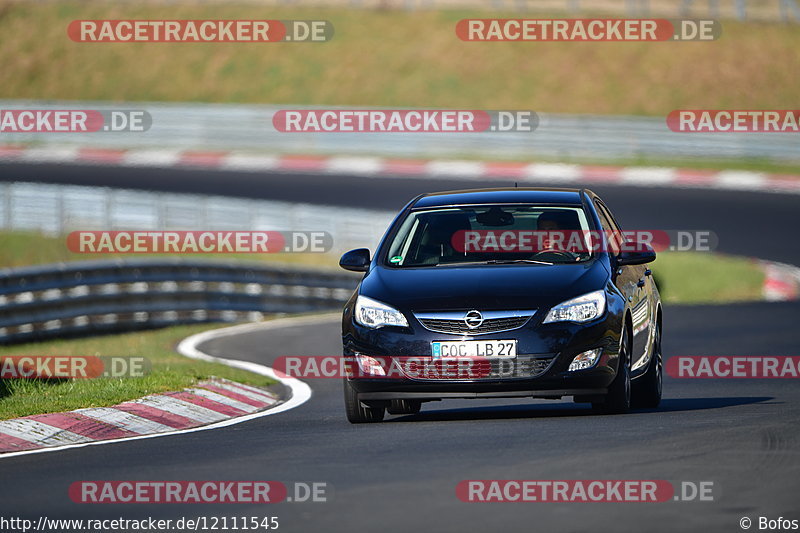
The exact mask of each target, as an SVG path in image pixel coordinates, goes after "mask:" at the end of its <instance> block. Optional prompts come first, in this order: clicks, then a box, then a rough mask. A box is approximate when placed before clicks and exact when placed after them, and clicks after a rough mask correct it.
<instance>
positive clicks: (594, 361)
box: [340, 188, 662, 423]
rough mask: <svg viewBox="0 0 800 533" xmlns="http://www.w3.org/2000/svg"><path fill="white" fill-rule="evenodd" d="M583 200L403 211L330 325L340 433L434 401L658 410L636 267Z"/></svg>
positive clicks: (356, 263)
mask: <svg viewBox="0 0 800 533" xmlns="http://www.w3.org/2000/svg"><path fill="white" fill-rule="evenodd" d="M653 260H655V252H654V251H653V249H652V247H650V246H649V245H648V243H646V242H636V243H632V242H629V241H627V240H626V239H625V235H624V233H623V232H622V230H621V229H620V228H619V226H618V225H617V223H616V221H615V220H614V217H613V216H612V215H611V212H610V211H609V210H608V208H607V207H606V206H605V205H604V204H603V202H602V200H601V199H600V198H599V197H598V196H597V195H596V194H594V193H593V192H591V191H589V190H586V189H541V188H504V189H480V190H464V191H448V192H440V193H434V194H426V195H422V196H419V197H417V198H415V199H414V200H412V201H411V202H410V203H409V204H408V205H406V207H405V208H404V209H403V210H402V211H401V212H400V214H399V215H398V216H397V217H396V218H395V220H394V222H393V223H392V225H391V226H390V227H389V229H388V231H387V232H386V234H385V236H384V237H383V239H382V241H381V243H380V245H379V246H378V249H377V250H376V252H375V254H374V256H373V257H370V252H369V250H367V249H363V248H362V249H358V250H352V251H350V252H347V253H346V254H344V256H342V259H341V261H340V265H341V266H342V268H345V269H347V270H353V271H358V272H365V275H364V278H363V279H362V280H361V283H360V284H359V285H358V288H357V289H356V291H355V293H354V294H353V296H352V298H351V299H350V300H349V301H348V302H347V304H346V306H345V309H344V315H343V321H342V342H343V348H344V356H345V358H347V359H348V361H349V362H350V363H351V365H352V366H351V369H352V370H351V372H350V373H349V377H348V378H347V379H345V381H344V398H345V408H346V413H347V418H348V420H349V421H350V422H353V423H359V422H378V421H381V420H383V418H384V415H385V412H386V411H387V410H388V412H389V413H390V414H413V413H417V412H419V410H420V408H421V405H422V403H423V402H428V401H436V400H442V399H446V398H510V397H533V398H551V399H559V398H562V397H565V396H571V397H573V398H574V400H575V401H576V402H584V403H591V404H592V406H593V407H594V408H595V409H597V410H599V411H602V412H614V413H620V412H625V411H627V410H629V409H630V408H631V407H632V406H641V407H651V408H652V407H657V406H658V404H659V402H660V399H661V389H662V360H661V317H662V311H661V300H660V297H659V293H658V289H657V287H656V284H655V282H654V280H653V276H652V272H651V270H650V268H649V266H648V265H647V264H648V263H650V262H652V261H653Z"/></svg>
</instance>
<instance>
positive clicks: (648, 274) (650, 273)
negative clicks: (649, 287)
mask: <svg viewBox="0 0 800 533" xmlns="http://www.w3.org/2000/svg"><path fill="white" fill-rule="evenodd" d="M644 275H645V276H652V275H653V271H652V270H650V269H649V268H648V269H647V270H645V271H644Z"/></svg>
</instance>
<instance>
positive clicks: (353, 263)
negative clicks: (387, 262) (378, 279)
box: [339, 248, 370, 272]
mask: <svg viewBox="0 0 800 533" xmlns="http://www.w3.org/2000/svg"><path fill="white" fill-rule="evenodd" d="M369 263H370V259H369V250H368V249H366V248H356V249H355V250H350V251H349V252H346V253H345V254H344V255H343V256H342V258H341V259H339V266H340V267H342V268H343V269H345V270H352V271H353V272H366V271H367V270H369Z"/></svg>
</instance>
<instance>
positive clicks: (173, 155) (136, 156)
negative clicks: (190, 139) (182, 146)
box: [122, 150, 181, 167]
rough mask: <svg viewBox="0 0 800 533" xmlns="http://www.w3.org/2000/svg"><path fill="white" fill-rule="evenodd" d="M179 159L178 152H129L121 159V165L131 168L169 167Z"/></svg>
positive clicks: (179, 154) (179, 153)
mask: <svg viewBox="0 0 800 533" xmlns="http://www.w3.org/2000/svg"><path fill="white" fill-rule="evenodd" d="M180 157H181V152H180V151H179V150H130V151H128V152H127V153H126V154H125V156H124V157H123V158H122V164H124V165H126V166H131V167H171V166H174V165H176V164H177V163H178V161H179V160H180Z"/></svg>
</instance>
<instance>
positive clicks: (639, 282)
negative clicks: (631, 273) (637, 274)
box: [636, 278, 644, 287]
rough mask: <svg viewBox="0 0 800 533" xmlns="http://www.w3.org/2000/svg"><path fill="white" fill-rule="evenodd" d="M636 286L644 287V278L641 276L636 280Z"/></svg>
mask: <svg viewBox="0 0 800 533" xmlns="http://www.w3.org/2000/svg"><path fill="white" fill-rule="evenodd" d="M636 286H637V287H644V278H642V279H640V280H639V281H638V282H636Z"/></svg>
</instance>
